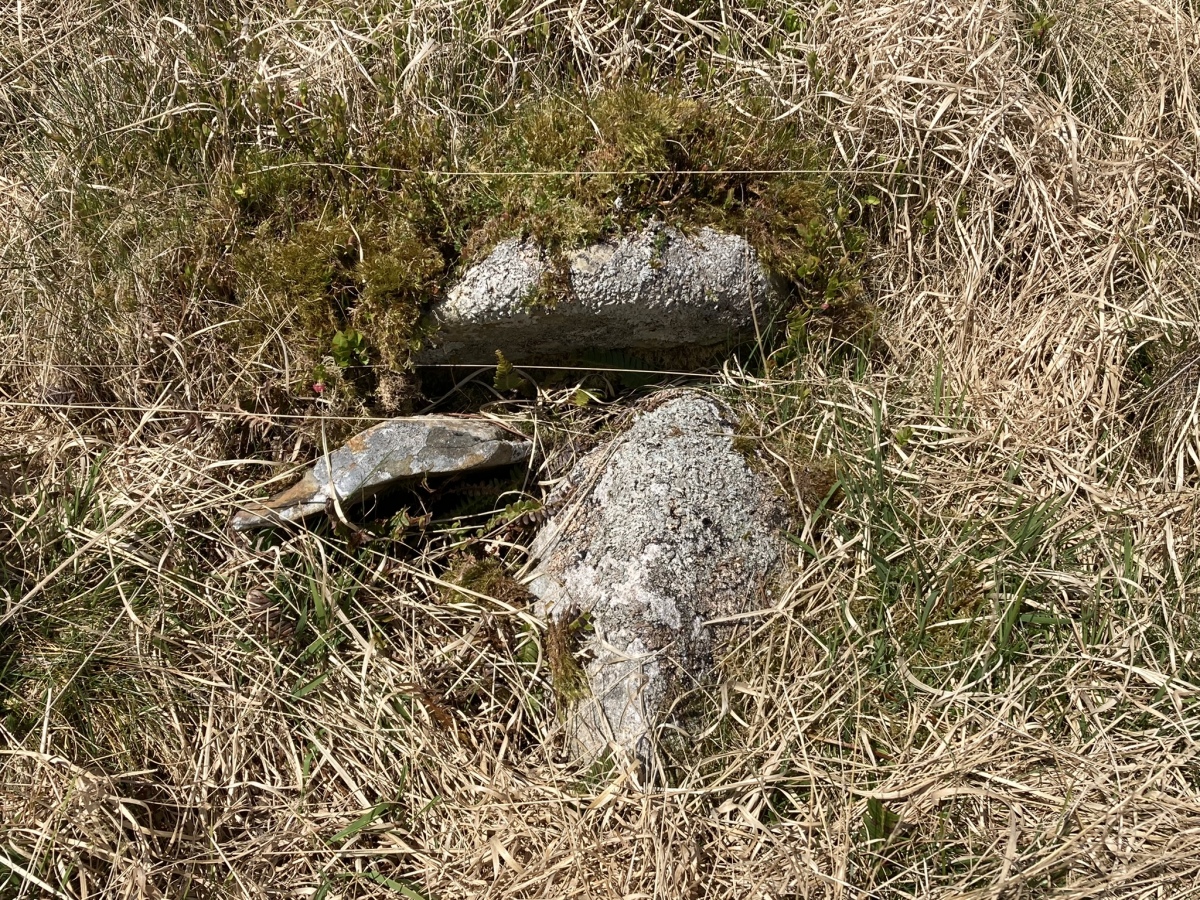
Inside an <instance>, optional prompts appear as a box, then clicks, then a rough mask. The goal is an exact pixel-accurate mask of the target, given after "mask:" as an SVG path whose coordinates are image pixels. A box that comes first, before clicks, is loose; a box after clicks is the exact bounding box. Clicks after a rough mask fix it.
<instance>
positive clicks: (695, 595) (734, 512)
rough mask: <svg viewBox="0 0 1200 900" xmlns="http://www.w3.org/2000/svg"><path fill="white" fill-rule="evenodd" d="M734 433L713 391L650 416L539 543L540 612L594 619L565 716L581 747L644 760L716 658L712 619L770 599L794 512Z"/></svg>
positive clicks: (574, 490) (604, 451) (535, 574)
mask: <svg viewBox="0 0 1200 900" xmlns="http://www.w3.org/2000/svg"><path fill="white" fill-rule="evenodd" d="M732 439H733V422H732V420H731V418H730V414H729V412H728V411H727V410H726V409H725V408H724V407H723V406H721V405H720V404H719V403H717V402H716V401H714V400H712V399H711V398H708V397H705V396H703V395H699V394H695V393H686V394H684V395H682V396H679V397H676V398H675V399H670V400H668V401H667V402H664V403H662V405H660V406H658V407H657V408H654V409H651V410H650V411H648V412H644V413H643V414H641V416H640V417H639V418H638V419H637V420H636V422H635V423H634V424H633V426H632V427H631V428H630V429H629V430H628V431H627V432H626V433H625V434H623V435H622V436H620V437H618V438H616V439H615V440H614V441H612V442H611V443H610V444H608V445H606V446H603V447H601V448H599V449H597V450H595V451H593V452H592V453H591V454H590V455H589V456H587V457H585V458H584V459H583V460H581V461H580V463H579V464H578V465H577V466H576V467H575V469H574V470H573V471H572V472H571V474H570V475H569V477H568V480H567V487H566V488H564V490H565V491H566V492H568V493H569V494H570V497H571V499H568V500H566V501H565V505H563V506H561V507H560V511H559V512H557V513H556V514H555V515H554V516H553V517H552V518H551V519H550V520H549V521H548V522H547V524H546V525H545V527H544V528H543V530H542V531H541V532H540V533H539V534H538V536H537V538H536V539H535V541H534V543H533V546H532V548H531V556H532V558H534V559H535V560H536V563H535V565H534V568H533V570H532V572H531V573H530V581H529V589H530V590H531V591H532V592H533V594H534V595H535V596H536V597H537V603H536V609H537V611H538V613H539V615H541V616H542V617H543V618H545V619H547V620H554V619H558V620H562V619H564V618H573V617H574V616H575V615H576V614H578V613H580V612H587V613H590V624H591V633H590V635H588V636H587V637H586V638H585V643H584V647H583V650H584V651H585V652H584V653H583V657H584V659H586V662H585V663H584V666H583V668H584V670H585V672H586V674H587V678H588V682H589V687H590V695H589V696H586V697H585V698H584V699H582V700H581V701H579V703H578V705H577V706H576V707H575V709H574V711H573V712H572V714H571V716H570V717H569V720H568V721H569V723H570V726H571V728H572V730H573V738H574V739H575V741H576V742H577V744H578V746H579V748H580V749H581V750H582V751H584V752H587V753H592V754H596V753H600V752H602V751H604V750H605V749H606V748H609V749H617V750H619V751H621V752H624V753H627V754H629V755H630V758H636V759H640V760H641V761H642V762H643V763H648V762H649V761H650V760H651V759H652V755H653V754H652V751H653V739H654V735H655V732H656V730H657V728H658V726H659V725H660V724H662V721H663V716H664V714H665V712H666V709H667V707H668V706H669V704H670V703H671V702H672V700H673V699H674V698H675V697H676V696H677V695H678V693H679V691H680V690H683V689H686V688H688V687H690V686H691V685H693V684H694V683H695V682H696V681H697V679H700V678H702V677H703V676H704V674H705V673H706V672H707V671H708V670H709V669H710V668H711V666H712V664H713V656H714V650H715V649H717V647H718V645H719V634H718V633H717V632H716V630H715V629H714V628H713V627H710V626H709V625H708V624H707V623H709V622H710V621H711V620H713V619H716V618H722V617H726V616H730V615H734V614H736V613H739V612H744V611H746V610H747V609H748V608H755V607H758V606H761V605H765V604H766V603H768V602H769V601H768V600H767V598H766V595H767V593H768V592H769V590H770V586H771V582H772V576H773V575H774V574H775V573H776V572H777V570H778V568H779V567H780V565H781V563H782V561H783V560H784V558H785V552H786V551H785V549H784V548H785V546H786V545H785V543H784V541H783V540H782V536H781V532H780V525H781V524H782V522H783V520H784V518H785V507H784V505H783V503H782V502H781V501H780V499H779V497H778V496H777V495H776V493H775V492H774V490H773V489H772V487H771V486H770V484H769V483H768V481H767V479H766V478H764V477H763V476H761V475H759V474H756V473H754V472H752V471H751V470H750V468H749V467H748V466H747V464H746V461H745V459H744V458H743V457H742V455H741V454H740V453H738V452H737V451H736V450H735V449H734V447H733V441H732ZM589 656H590V658H588V657H589Z"/></svg>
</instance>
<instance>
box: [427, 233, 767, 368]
mask: <svg viewBox="0 0 1200 900" xmlns="http://www.w3.org/2000/svg"><path fill="white" fill-rule="evenodd" d="M552 265H554V263H552V261H551V260H550V259H548V258H547V254H545V253H544V252H543V251H542V250H541V249H540V248H539V247H538V246H537V245H536V244H535V243H533V242H531V241H521V240H518V239H515V238H514V239H509V240H506V241H502V242H501V243H499V244H497V245H496V247H495V249H493V250H492V252H491V254H490V255H489V256H488V257H487V258H485V259H484V260H483V261H482V262H480V263H478V264H476V265H475V266H473V267H472V268H470V269H468V270H467V272H466V274H465V275H464V276H463V278H462V280H461V281H460V282H459V283H458V284H457V285H456V286H455V287H454V288H453V289H451V290H450V292H449V293H448V294H447V296H446V298H445V300H443V301H441V302H440V303H439V304H437V305H436V306H435V307H434V308H433V310H432V311H431V316H432V322H433V324H434V326H435V330H434V333H433V337H432V339H431V341H430V343H429V346H427V347H425V348H423V349H422V350H420V351H419V352H418V353H417V356H416V358H415V361H416V362H417V363H422V364H427V363H462V364H469V365H495V362H496V351H497V350H500V351H501V352H502V353H503V354H504V356H505V357H506V358H507V359H509V360H510V361H512V362H518V363H520V362H526V363H531V364H532V363H535V362H560V361H563V360H564V359H567V358H570V357H571V356H573V355H578V354H581V353H588V352H593V353H604V352H613V351H633V352H635V353H640V354H642V355H652V356H658V357H660V356H662V355H663V354H674V353H677V352H678V351H680V350H681V349H684V350H693V351H694V350H697V349H713V348H718V347H721V346H724V345H726V344H727V343H729V342H731V341H734V340H738V339H741V338H745V337H748V336H753V335H754V333H755V323H756V321H757V322H759V323H764V322H765V320H766V318H767V316H768V315H769V314H770V311H771V309H770V308H771V306H772V302H773V298H774V296H775V292H774V287H773V282H772V280H771V279H770V277H769V276H768V275H767V273H766V271H765V270H764V269H763V267H762V266H761V265H760V263H759V260H758V256H757V254H756V253H755V251H754V249H753V248H752V247H751V246H750V245H749V244H748V243H747V242H746V240H745V239H744V238H742V237H739V236H737V235H731V234H723V233H721V232H718V231H714V230H713V229H711V228H701V229H700V230H699V231H697V232H696V233H695V234H684V233H683V232H681V231H679V230H677V229H675V228H672V227H669V226H666V225H661V224H651V225H649V226H647V227H646V228H644V229H643V230H641V231H639V232H635V233H633V234H628V235H625V236H624V237H622V238H620V239H619V240H617V241H615V242H612V243H604V244H597V245H594V246H591V247H585V248H584V249H581V250H576V251H574V252H572V253H568V254H566V256H565V259H564V260H563V261H562V265H563V266H564V267H565V274H566V276H567V284H569V288H568V289H566V290H565V291H562V292H561V293H563V294H564V296H560V297H555V298H551V299H547V300H546V302H544V303H543V302H540V301H541V299H542V298H541V297H540V296H539V295H540V292H541V290H542V285H543V284H544V279H545V278H547V277H551V279H552V280H553V279H554V278H555V277H558V276H555V275H554V273H553V271H552V269H551V266H552Z"/></svg>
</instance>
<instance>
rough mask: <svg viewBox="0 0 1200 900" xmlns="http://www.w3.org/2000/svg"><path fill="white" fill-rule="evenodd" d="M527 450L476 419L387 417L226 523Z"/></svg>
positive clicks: (279, 518) (521, 441) (295, 514)
mask: <svg viewBox="0 0 1200 900" xmlns="http://www.w3.org/2000/svg"><path fill="white" fill-rule="evenodd" d="M529 452H530V443H529V441H527V440H526V439H525V438H523V437H521V436H520V435H519V434H515V433H514V432H511V431H508V430H507V429H504V428H501V427H500V426H499V425H496V424H495V423H493V422H488V421H484V420H481V419H460V418H454V417H451V416H412V417H409V418H406V419H391V420H389V421H387V422H381V423H380V424H378V425H376V426H374V427H373V428H368V429H367V430H366V431H364V432H362V433H361V434H358V435H356V436H354V437H352V438H351V439H350V440H349V441H348V442H347V443H346V444H345V445H344V446H342V447H339V448H338V449H337V450H335V451H333V452H332V453H330V454H329V455H328V456H326V457H322V458H321V459H320V460H318V461H317V463H316V464H315V465H314V466H312V468H310V469H309V470H308V471H306V472H305V473H304V475H303V476H302V477H301V479H300V481H298V482H297V483H296V484H294V485H293V486H292V487H290V488H288V489H287V490H286V491H283V492H281V493H279V494H276V495H275V496H274V497H272V498H271V499H270V500H267V501H265V502H261V503H259V502H255V503H253V504H249V505H247V506H246V508H244V509H242V510H239V511H238V512H237V513H236V514H235V515H234V517H233V527H234V528H236V529H238V530H242V531H245V530H249V529H253V528H262V527H266V526H270V525H279V524H281V523H284V522H296V521H299V520H300V519H303V518H304V517H305V516H310V515H312V514H313V513H317V512H320V511H321V510H323V509H325V504H326V503H327V502H328V501H329V500H331V499H333V498H334V497H335V496H336V498H337V500H338V502H339V503H346V504H349V503H355V502H357V501H359V500H365V499H367V498H368V497H371V496H373V495H374V494H377V493H378V492H379V491H381V490H384V489H385V488H387V487H388V486H390V485H392V484H395V483H396V482H399V481H402V480H404V479H408V478H418V477H421V476H424V475H444V474H449V473H451V472H467V471H471V470H473V469H486V468H490V467H493V466H505V465H508V464H510V463H515V462H520V461H522V460H525V459H528V458H529Z"/></svg>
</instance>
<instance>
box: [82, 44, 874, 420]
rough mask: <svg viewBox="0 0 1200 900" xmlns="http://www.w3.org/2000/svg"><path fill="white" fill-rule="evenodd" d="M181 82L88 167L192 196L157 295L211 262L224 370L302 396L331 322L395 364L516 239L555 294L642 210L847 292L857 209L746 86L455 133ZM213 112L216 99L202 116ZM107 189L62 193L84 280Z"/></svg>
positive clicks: (115, 273) (569, 109) (638, 220)
mask: <svg viewBox="0 0 1200 900" xmlns="http://www.w3.org/2000/svg"><path fill="white" fill-rule="evenodd" d="M217 49H219V48H217ZM193 50H195V52H197V53H199V54H200V55H201V56H204V54H205V53H208V52H210V51H212V52H216V51H215V50H214V49H213V48H207V49H205V48H204V47H197V48H193ZM189 90H192V91H202V92H204V91H206V92H207V93H204V95H203V96H199V95H197V96H191V94H188V95H187V96H185V97H182V99H181V100H180V103H181V104H184V105H183V106H182V111H181V112H179V114H178V115H176V116H173V117H172V119H171V122H170V125H169V127H166V128H164V129H163V130H160V131H156V132H153V133H146V134H138V133H130V134H129V136H128V137H127V139H125V140H124V142H123V143H122V144H121V145H120V146H119V147H109V148H107V149H104V150H103V152H100V153H94V154H92V157H90V158H89V159H90V161H89V163H88V165H87V167H86V168H87V169H88V171H87V173H86V174H87V175H88V177H91V178H94V179H95V180H96V181H97V183H109V184H127V185H131V186H132V185H135V184H136V185H137V186H138V189H139V190H144V188H145V186H148V185H158V186H160V188H161V190H163V191H164V192H166V191H169V192H171V193H172V194H173V195H176V196H186V197H189V198H190V199H189V200H188V201H187V205H188V206H189V209H191V210H192V212H190V213H189V216H190V217H191V219H192V220H194V221H199V220H209V221H212V222H217V223H220V228H218V229H214V230H213V234H214V236H215V237H216V239H215V240H210V241H208V242H207V243H206V244H205V245H204V246H203V247H201V248H192V249H190V250H188V251H187V252H185V253H183V254H182V255H180V254H175V255H173V254H171V253H163V254H160V255H154V256H153V257H152V258H153V259H154V260H156V261H157V264H161V266H162V271H161V272H159V273H158V274H157V276H156V277H158V278H159V280H160V281H165V282H170V283H171V284H172V286H171V287H167V286H160V290H159V293H163V292H166V293H170V294H175V295H178V296H180V297H181V298H188V297H195V296H196V295H197V291H198V289H197V284H196V272H198V271H201V270H202V271H203V272H205V273H209V275H208V276H206V277H209V279H210V280H211V281H212V282H213V284H215V285H217V286H218V287H220V291H219V292H216V293H214V291H209V294H210V296H213V295H216V294H219V295H220V298H221V304H220V306H221V315H222V316H223V318H224V319H225V320H226V321H228V322H230V323H231V324H229V325H227V326H223V334H225V335H226V336H227V345H228V346H229V347H230V348H231V351H230V352H231V353H232V355H233V359H232V360H231V364H232V365H231V367H232V368H235V369H238V370H240V369H241V368H242V365H243V364H244V362H245V361H246V360H250V359H253V360H254V361H255V364H256V365H257V366H259V367H260V369H261V367H262V364H265V365H266V366H267V367H271V366H274V367H275V368H277V369H280V370H284V369H286V370H287V371H290V372H293V373H297V374H296V377H295V383H294V384H293V385H292V388H293V390H295V391H297V394H298V396H299V397H302V398H303V399H305V400H307V399H308V398H309V397H310V396H311V391H310V390H309V389H308V383H309V382H310V381H311V380H312V379H311V378H310V376H311V374H312V373H314V372H316V371H318V370H319V367H320V366H321V365H322V361H323V360H325V359H327V358H329V357H331V354H332V342H333V339H334V336H335V335H336V334H338V333H339V332H346V331H348V330H353V331H355V332H357V333H360V334H361V335H362V336H363V340H364V342H365V344H364V348H363V354H362V355H363V356H364V357H365V358H369V359H370V360H371V363H372V364H373V365H383V366H384V367H386V369H387V370H390V371H391V372H393V373H395V372H401V371H403V370H404V369H405V368H406V367H407V366H408V362H409V359H410V357H411V354H412V353H413V351H414V350H415V349H416V348H417V347H419V345H420V343H421V340H422V337H423V335H422V321H423V314H424V313H425V312H426V311H427V310H428V309H429V308H430V306H431V305H432V304H433V303H434V302H435V301H436V300H437V299H438V298H439V297H441V296H443V295H444V293H445V291H446V289H447V287H448V286H449V284H451V283H452V282H453V280H454V279H456V278H457V277H458V276H459V275H460V274H461V272H462V271H463V269H464V268H465V267H466V266H468V265H469V264H471V263H472V262H474V261H476V260H478V259H479V258H481V257H482V256H483V255H484V254H486V253H487V252H488V251H489V250H490V249H491V248H492V247H493V246H494V245H495V244H496V242H497V241H499V240H502V239H505V238H508V237H513V236H517V237H522V238H530V239H533V240H535V241H537V242H538V243H539V244H540V245H541V246H542V247H543V248H545V250H546V252H547V254H548V256H549V262H550V265H549V266H548V267H547V275H546V277H545V278H544V279H543V283H542V284H541V285H539V288H538V290H536V291H535V292H534V294H533V295H532V296H531V297H530V298H529V302H530V303H531V304H532V305H541V306H553V305H554V304H555V303H556V302H558V301H559V300H561V299H562V298H563V297H565V296H568V295H569V292H570V289H571V287H570V280H569V277H568V275H567V270H566V268H565V266H564V265H563V264H562V262H563V254H564V253H565V252H566V251H569V250H571V249H573V248H576V247H578V246H581V245H584V244H587V243H590V242H594V241H597V240H603V239H605V238H608V237H611V236H613V235H616V234H619V233H622V232H625V231H628V230H631V229H636V228H640V227H641V226H643V225H644V224H646V223H647V222H648V221H650V220H652V219H653V220H658V221H662V222H665V223H667V224H671V225H674V226H676V227H679V228H681V229H683V230H685V231H687V230H694V229H697V228H699V227H702V226H712V227H715V228H718V229H722V230H725V231H730V232H735V233H739V234H742V235H744V236H745V237H746V238H747V239H748V240H749V241H750V242H751V244H752V245H753V246H754V247H755V248H756V249H757V250H758V252H759V253H760V255H761V257H762V259H763V261H764V262H765V264H766V265H767V266H768V267H769V268H771V269H772V270H773V271H774V272H775V273H777V274H778V275H779V276H780V278H781V279H782V280H783V281H784V282H786V283H787V284H789V285H790V286H791V288H792V294H793V297H792V301H793V304H794V305H798V306H799V307H801V308H803V309H818V308H820V307H821V306H822V304H824V305H826V306H827V307H828V306H831V305H832V306H833V307H836V308H839V309H840V308H842V306H844V305H845V304H849V303H851V301H852V300H853V298H854V297H855V296H857V292H858V260H859V258H860V257H861V251H862V242H863V241H862V232H861V231H860V230H859V229H858V228H857V226H856V225H855V224H854V222H852V221H851V217H850V216H849V215H848V214H847V213H846V210H845V207H846V206H854V204H849V203H847V204H843V203H842V202H840V200H839V189H838V186H837V185H836V183H835V182H834V181H833V179H831V178H830V177H829V175H828V174H827V154H826V153H825V152H824V150H823V149H822V148H820V147H818V146H816V145H815V144H814V143H813V141H812V140H811V139H810V138H809V136H808V135H806V134H805V133H804V131H803V128H802V126H800V125H799V124H797V123H794V122H786V121H785V122H781V121H776V118H775V116H773V115H772V109H771V107H770V105H769V103H768V102H767V101H766V100H758V99H756V98H754V97H746V98H744V99H743V100H742V101H741V109H740V110H739V109H737V108H734V107H733V106H731V105H724V104H719V103H715V102H711V101H704V100H699V99H692V98H689V97H687V96H684V94H683V91H684V88H683V86H679V85H675V86H671V85H659V86H657V87H651V86H649V85H647V84H644V83H622V84H618V85H616V86H614V87H611V88H609V89H607V90H604V91H601V92H599V93H596V94H588V93H584V92H580V91H579V90H577V89H576V88H575V87H574V86H573V85H571V84H569V83H567V84H560V86H559V87H557V88H552V89H547V90H544V91H538V92H534V91H529V92H527V93H526V94H525V95H524V96H518V97H517V98H515V99H514V100H513V102H511V103H508V104H505V105H502V106H501V107H500V109H499V111H498V112H490V113H488V114H487V115H481V116H478V117H477V118H476V119H474V120H463V121H461V122H460V127H459V128H458V129H457V130H455V131H452V130H451V129H450V128H448V127H447V125H446V123H445V122H444V121H442V120H441V118H440V117H439V116H436V115H433V114H431V113H429V112H427V111H425V110H423V109H415V108H413V109H409V110H407V111H406V112H404V113H403V114H400V115H396V114H394V113H393V114H389V115H388V116H382V115H380V116H375V117H372V116H371V115H370V114H367V113H366V112H365V109H366V108H365V107H364V105H363V98H353V97H352V98H349V99H350V102H349V104H347V102H345V101H344V100H343V99H342V98H340V97H338V96H336V95H330V96H327V97H318V96H315V95H309V94H307V93H306V94H304V96H302V97H294V96H292V97H289V96H284V95H283V94H282V93H280V91H281V90H282V89H278V90H277V89H275V88H271V89H265V88H263V87H262V86H261V85H259V86H257V87H255V86H253V85H251V84H250V83H249V82H243V81H238V80H237V79H232V80H228V81H226V82H225V83H224V84H223V86H219V85H218V84H216V83H214V84H210V85H208V86H207V87H205V88H203V89H202V88H199V87H197V88H192V89H189ZM210 95H211V96H210ZM396 102H397V103H400V102H401V101H400V100H399V99H398V98H397V99H396ZM186 103H192V104H195V109H194V110H193V109H192V107H190V106H187V105H186ZM205 104H208V106H206V105H205ZM211 108H216V109H219V110H221V115H220V116H219V117H218V121H217V123H216V125H215V126H214V124H213V120H212V114H211V112H210V109H211ZM201 110H203V112H202V111H201ZM214 128H215V130H214ZM446 172H454V173H459V174H454V175H450V174H443V173H446ZM114 196H118V195H117V194H115V193H112V192H108V191H103V192H91V193H87V192H84V195H82V197H81V199H82V201H84V206H86V205H87V203H92V204H93V205H96V206H97V209H96V210H94V211H93V212H94V213H95V215H92V216H91V218H90V219H89V221H94V222H95V223H96V227H95V228H94V229H92V230H91V231H90V232H89V234H88V237H89V242H90V243H91V244H92V245H94V246H95V247H96V248H98V249H99V251H100V253H99V258H100V259H101V261H102V262H101V264H100V265H99V266H98V269H97V271H98V276H99V277H98V279H97V280H98V282H100V283H101V284H112V283H113V282H115V281H116V280H117V279H119V278H121V277H124V276H123V275H122V272H125V271H127V270H128V268H129V265H130V263H129V262H128V257H129V256H130V252H129V249H128V248H129V246H130V245H131V241H130V240H128V239H125V238H121V237H120V233H119V232H116V233H115V232H114V230H113V229H111V228H110V227H108V223H109V222H111V221H112V218H113V217H112V215H111V207H112V204H113V203H114V201H113V200H111V199H110V197H114ZM130 196H131V197H132V196H134V195H133V194H130ZM132 205H133V204H132V201H131V207H132ZM181 221H182V220H180V219H179V218H178V217H172V216H146V215H141V216H140V221H137V222H135V224H134V226H133V227H135V229H137V230H138V234H139V237H138V239H137V241H138V242H140V243H141V244H145V245H156V244H162V243H164V242H165V243H171V242H174V243H175V244H176V245H179V246H185V247H186V246H187V245H188V244H190V243H192V242H191V241H190V240H188V235H187V234H186V232H187V228H182V229H181V228H180V227H178V226H179V224H180V222H181ZM172 223H174V224H172ZM156 230H157V232H158V233H157V235H156V234H155V231H156ZM660 249H662V248H660ZM176 256H179V259H178V260H176V261H175V262H174V263H172V264H170V265H167V264H166V263H167V262H168V261H171V260H174V259H175V257H176ZM189 266H190V267H191V268H190V269H189ZM189 279H190V280H189ZM109 291H110V294H111V295H112V296H114V297H116V296H119V295H120V296H126V295H128V291H125V292H122V291H120V290H117V289H116V288H115V287H111V288H109ZM181 305H183V306H187V300H186V299H181ZM230 307H232V311H231V310H230ZM330 381H331V384H333V387H331V388H330V390H328V391H327V392H326V393H325V394H324V398H325V400H326V401H327V402H330V401H333V402H336V401H337V399H338V398H343V397H344V398H345V399H351V400H352V399H355V398H357V399H358V400H360V401H369V400H370V398H371V396H372V394H373V392H374V391H375V390H376V381H377V379H376V377H375V375H373V374H372V373H371V372H370V371H368V370H367V369H365V368H364V369H363V371H362V372H360V373H358V374H357V375H355V376H353V377H349V376H347V377H345V378H343V379H341V380H338V379H331V380H330ZM334 382H336V383H335V384H334ZM240 383H241V384H243V385H249V384H250V382H249V381H247V380H243V381H242V382H240ZM251 389H253V388H251ZM343 411H348V410H345V409H343Z"/></svg>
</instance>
